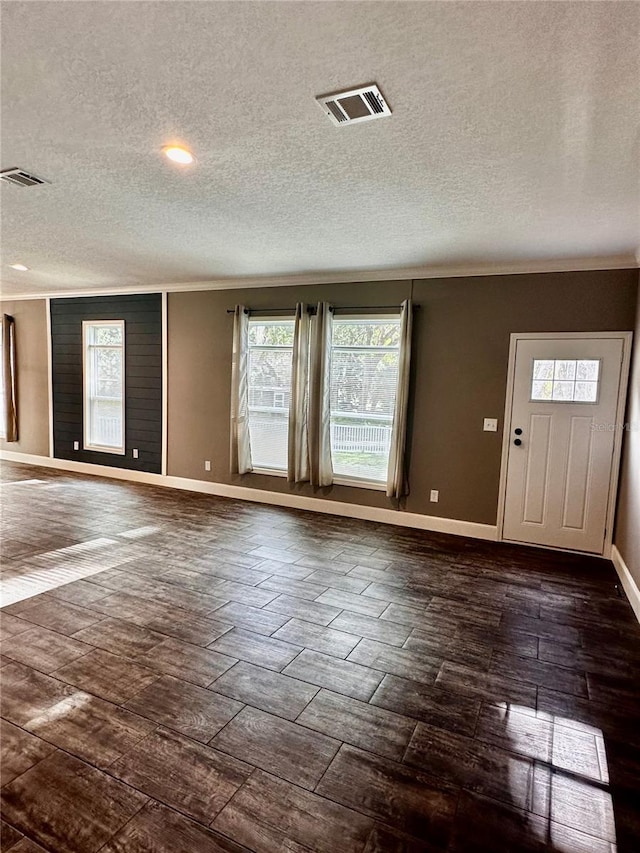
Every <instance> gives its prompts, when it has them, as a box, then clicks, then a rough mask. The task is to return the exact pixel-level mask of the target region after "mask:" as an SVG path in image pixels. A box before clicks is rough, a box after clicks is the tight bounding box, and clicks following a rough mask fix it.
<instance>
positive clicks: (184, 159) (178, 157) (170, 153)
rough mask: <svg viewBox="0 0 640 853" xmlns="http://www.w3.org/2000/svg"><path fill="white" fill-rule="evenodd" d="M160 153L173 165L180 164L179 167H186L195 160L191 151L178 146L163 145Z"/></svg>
mask: <svg viewBox="0 0 640 853" xmlns="http://www.w3.org/2000/svg"><path fill="white" fill-rule="evenodd" d="M162 152H163V154H164V156H165V157H168V158H169V160H173V162H174V163H180V165H181V166H188V165H189V164H190V163H193V161H194V160H195V159H196V158H195V157H194V156H193V154H192V153H191V151H188V150H187V149H186V148H182V147H181V146H180V145H165V147H164V148H163V149H162Z"/></svg>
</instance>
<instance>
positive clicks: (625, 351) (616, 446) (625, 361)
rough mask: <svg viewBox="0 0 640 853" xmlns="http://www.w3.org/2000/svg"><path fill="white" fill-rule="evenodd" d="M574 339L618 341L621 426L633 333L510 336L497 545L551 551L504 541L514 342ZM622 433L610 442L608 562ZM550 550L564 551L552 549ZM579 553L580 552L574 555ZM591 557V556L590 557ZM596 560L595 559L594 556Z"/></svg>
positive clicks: (618, 414) (604, 551)
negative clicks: (620, 353) (611, 445)
mask: <svg viewBox="0 0 640 853" xmlns="http://www.w3.org/2000/svg"><path fill="white" fill-rule="evenodd" d="M572 338H573V339H576V340H583V339H588V340H602V339H609V340H611V339H613V340H621V341H622V361H621V363H620V383H619V388H618V402H617V405H616V419H615V422H616V423H617V424H620V423H622V421H623V418H624V415H625V408H626V403H627V386H628V383H629V368H630V364H631V347H632V342H633V332H513V333H512V334H511V338H510V342H509V366H508V370H507V396H506V400H505V407H504V418H503V429H502V456H501V460H500V490H499V493H498V518H497V528H498V531H497V539H498V542H513V543H515V544H518V545H529V547H533V548H544V547H547V548H552V547H553V546H551V545H548V546H545V545H536V544H534V543H528V542H516V540H514V539H505V538H504V512H505V502H506V493H507V463H508V459H509V447H510V444H511V412H512V408H513V391H514V382H515V367H516V349H517V345H518V341H531V340H554V339H563V340H566V339H572ZM623 432H624V430H623V429H616V430H615V434H614V441H613V456H612V459H611V476H610V479H609V494H608V497H607V520H606V529H605V538H604V545H603V549H602V553H601V554H600V556H602V557H606V558H607V559H610V558H611V547H612V544H613V525H614V522H615V512H616V496H617V492H618V478H619V475H620V456H621V453H622V437H623ZM553 550H559V551H560V550H564V549H562V548H553ZM575 553H582V552H575ZM591 556H593V554H591ZM596 556H598V555H596Z"/></svg>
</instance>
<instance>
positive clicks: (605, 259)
mask: <svg viewBox="0 0 640 853" xmlns="http://www.w3.org/2000/svg"><path fill="white" fill-rule="evenodd" d="M639 266H640V251H639V252H638V253H636V254H635V255H632V254H629V255H610V256H602V257H596V258H564V259H558V260H547V261H542V260H541V261H518V262H512V263H497V262H494V263H484V264H458V265H442V266H418V267H396V268H388V269H387V268H385V269H375V270H342V271H332V272H306V273H300V274H298V275H279V276H239V277H235V278H214V279H209V280H206V281H188V282H165V283H161V282H158V283H156V284H148V285H130V286H129V287H101V288H86V289H85V288H77V289H74V290H42V291H33V292H30V293H17V294H11V293H3V292H2V282H0V298H1V299H4V300H7V301H9V300H10V301H16V300H22V299H46V298H52V299H54V298H55V299H65V298H70V297H78V296H116V295H122V294H125V293H128V294H134V293H184V292H193V291H202V290H240V289H245V288H246V289H249V288H262V287H301V286H305V285H314V284H347V283H358V282H373V281H406V280H407V279H430V278H472V277H476V276H497V275H526V274H528V273H529V274H531V273H550V272H588V271H596V270H617V269H637V268H638V267H639Z"/></svg>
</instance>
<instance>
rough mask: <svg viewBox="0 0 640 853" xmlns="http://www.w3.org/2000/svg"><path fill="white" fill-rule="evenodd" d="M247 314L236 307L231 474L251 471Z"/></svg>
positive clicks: (242, 306) (232, 380)
mask: <svg viewBox="0 0 640 853" xmlns="http://www.w3.org/2000/svg"><path fill="white" fill-rule="evenodd" d="M248 369H249V312H248V311H247V310H246V308H245V307H244V305H236V307H235V311H234V315H233V354H232V361H231V473H232V474H247V473H248V472H249V471H251V470H252V469H251V442H250V439H249V382H248V376H247V373H248Z"/></svg>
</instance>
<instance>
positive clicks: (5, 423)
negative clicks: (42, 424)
mask: <svg viewBox="0 0 640 853" xmlns="http://www.w3.org/2000/svg"><path fill="white" fill-rule="evenodd" d="M16 387H17V377H16V323H15V320H14V319H13V317H10V316H9V315H8V314H3V315H2V413H1V417H2V424H1V425H0V429H1V430H2V438H4V439H5V441H17V440H18V406H17V399H16V397H17V395H16Z"/></svg>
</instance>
